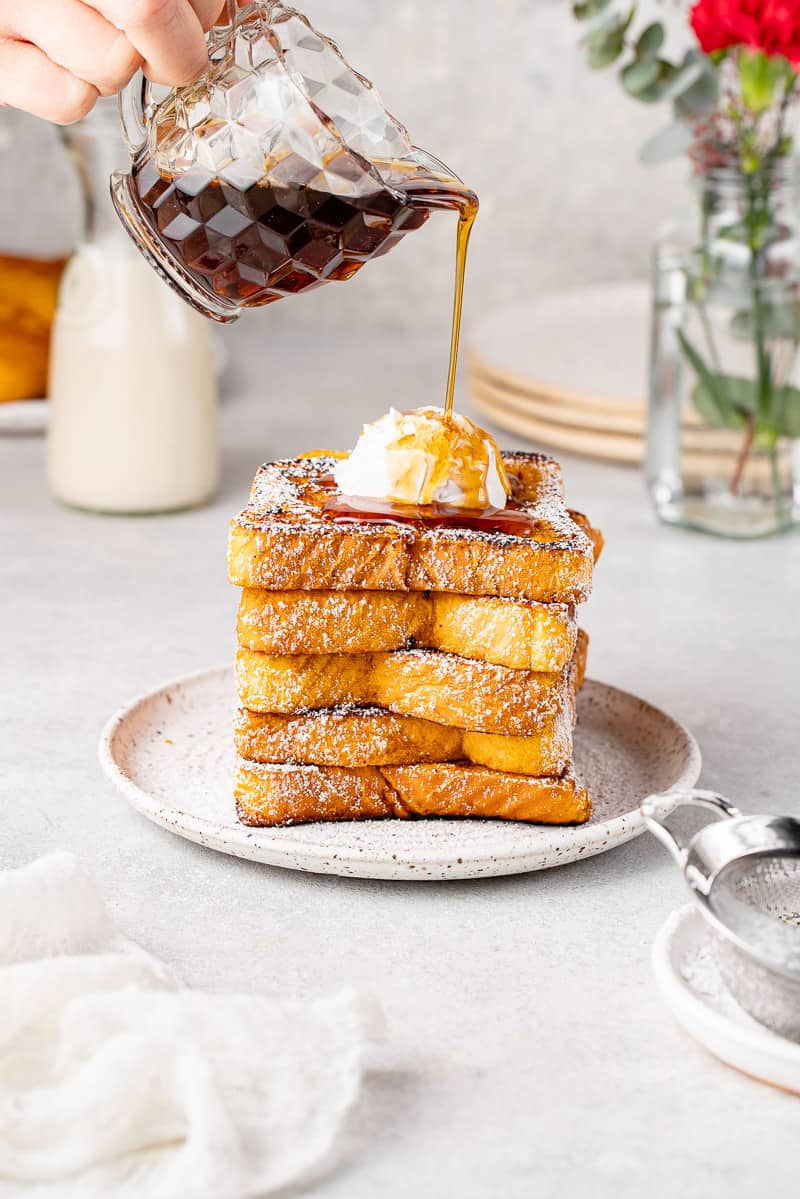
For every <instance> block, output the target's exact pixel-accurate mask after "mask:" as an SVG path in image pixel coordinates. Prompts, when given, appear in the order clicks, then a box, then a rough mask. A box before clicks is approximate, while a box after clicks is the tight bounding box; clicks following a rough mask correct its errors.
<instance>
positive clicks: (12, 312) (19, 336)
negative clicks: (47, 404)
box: [0, 254, 66, 403]
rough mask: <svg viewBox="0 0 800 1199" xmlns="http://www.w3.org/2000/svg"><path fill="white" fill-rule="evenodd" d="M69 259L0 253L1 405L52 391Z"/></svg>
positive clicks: (34, 397) (33, 397)
mask: <svg viewBox="0 0 800 1199" xmlns="http://www.w3.org/2000/svg"><path fill="white" fill-rule="evenodd" d="M65 266H66V259H63V258H58V259H54V260H46V259H33V258H15V257H10V256H8V255H3V254H0V403H2V402H3V401H4V400H30V399H36V398H37V397H39V396H43V395H45V394H46V391H47V363H48V357H49V354H50V329H51V327H52V324H53V319H54V317H55V312H56V301H57V299H58V285H59V282H60V280H61V275H62V272H63V270H64V267H65Z"/></svg>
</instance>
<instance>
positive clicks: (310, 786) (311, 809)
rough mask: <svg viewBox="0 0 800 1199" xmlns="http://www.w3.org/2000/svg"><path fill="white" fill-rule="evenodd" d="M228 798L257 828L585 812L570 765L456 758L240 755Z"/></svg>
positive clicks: (547, 819) (551, 820)
mask: <svg viewBox="0 0 800 1199" xmlns="http://www.w3.org/2000/svg"><path fill="white" fill-rule="evenodd" d="M235 796H236V809H237V812H238V816H239V819H240V820H241V822H242V823H243V824H246V825H250V826H251V827H261V828H264V827H269V826H275V825H292V824H306V823H309V822H312V821H329V820H379V819H385V818H387V817H395V818H399V819H406V818H409V817H414V816H422V817H431V816H450V817H461V818H466V817H479V818H483V819H490V820H524V821H529V822H537V823H541V824H581V823H583V822H584V821H586V820H588V819H589V817H590V816H591V813H592V805H591V802H590V800H589V795H588V792H587V791H586V788H585V787H584V786H583V785H582V784H581V783H580V782H579V781H578V779H577V778H576V777H575V775H574V774H573V773H572V770H571V769H570V770H567V771H565V772H564V773H563V774H562V775H561V776H560V777H557V778H530V777H527V776H525V775H519V774H508V773H505V772H502V771H497V770H487V769H486V768H485V767H483V766H474V765H470V764H467V763H463V762H441V763H438V762H437V763H421V764H418V765H413V766H384V767H377V766H365V767H361V768H357V767H356V768H348V767H343V766H298V765H276V764H274V763H268V764H264V763H259V762H246V761H245V760H244V759H243V758H239V759H238V761H237V764H236V786H235Z"/></svg>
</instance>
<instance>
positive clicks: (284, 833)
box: [99, 666, 700, 880]
mask: <svg viewBox="0 0 800 1199" xmlns="http://www.w3.org/2000/svg"><path fill="white" fill-rule="evenodd" d="M236 707H237V703H236V692H235V687H234V679H233V671H232V670H231V669H230V667H227V666H226V667H219V668H217V669H214V670H205V671H201V672H199V673H197V674H194V675H189V676H187V677H185V678H183V679H178V680H176V681H174V682H171V683H165V684H164V685H163V686H161V687H158V688H156V689H155V690H154V691H151V692H149V693H148V694H147V695H144V696H142V697H141V698H140V699H137V700H135V701H133V703H131V704H129V705H127V706H126V707H125V708H123V709H122V710H121V711H120V712H118V713H117V714H116V715H115V716H113V717H112V718H111V720H110V721H109V722H108V724H107V726H106V728H105V730H104V731H103V734H102V737H101V741H100V747H99V752H100V761H101V764H102V767H103V770H104V772H105V774H106V775H107V777H108V778H109V779H110V780H111V782H112V783H113V784H114V785H115V786H116V787H118V788H119V790H120V791H121V792H122V794H123V795H124V796H125V798H126V799H127V800H128V802H129V803H131V804H132V805H133V806H134V807H135V808H137V809H138V810H139V811H140V812H142V813H143V814H144V815H145V816H147V817H148V819H150V820H153V821H154V822H155V823H156V824H159V825H161V827H162V828H165V829H168V830H169V831H170V832H172V833H176V834H177V835H178V836H180V837H185V838H187V839H188V840H190V841H195V842H197V843H198V844H200V845H205V846H208V847H209V848H211V849H216V850H219V851H221V852H222V853H228V854H233V855H235V856H236V857H241V858H249V859H250V860H252V861H257V862H266V863H269V864H270V865H273V866H283V867H286V868H288V869H291V870H308V871H313V872H315V873H319V874H338V875H350V876H353V877H356V878H381V879H419V880H430V879H464V878H485V877H489V876H494V875H504V874H521V873H524V872H525V871H529V870H543V869H546V868H547V867H550V866H560V865H562V864H563V863H565V862H574V861H577V860H578V859H580V858H584V857H590V856H591V855H592V854H597V853H603V852H604V851H605V850H607V849H612V848H613V847H614V846H615V845H621V844H622V843H623V842H624V841H629V840H630V839H631V838H632V837H637V836H639V834H640V833H642V832H643V831H644V824H643V821H642V817H641V815H640V813H639V809H638V804H639V800H641V799H643V798H644V797H645V796H646V795H648V794H651V793H653V792H662V791H666V790H669V789H670V788H674V789H687V788H691V787H692V786H693V785H694V784H695V782H696V781H697V778H698V776H699V774H700V751H699V749H698V747H697V743H696V742H695V740H694V738H693V737H692V735H691V733H689V732H688V731H687V730H686V729H685V728H684V727H683V725H681V724H678V723H677V721H674V720H672V719H671V717H669V716H667V715H665V713H664V712H661V711H659V709H658V708H654V707H652V706H651V705H650V704H647V703H645V702H644V700H641V699H637V698H636V696H633V695H629V694H628V693H627V692H625V691H619V690H617V688H615V687H608V686H606V685H605V684H603V683H597V682H593V681H587V682H586V684H585V686H584V689H583V691H582V693H581V696H580V700H579V713H580V717H579V725H578V732H577V734H576V741H575V759H576V767H577V770H578V773H579V774H580V776H581V777H582V778H583V779H584V781H585V782H586V784H587V786H588V787H589V791H590V794H591V796H592V800H593V803H594V808H595V814H594V816H593V817H592V819H591V820H590V821H589V822H588V823H587V824H585V825H581V826H578V827H572V826H569V827H558V826H547V825H529V824H520V823H514V822H511V821H502V820H374V821H362V822H358V821H347V822H343V823H340V824H332V823H328V824H323V823H319V824H305V825H296V826H294V827H291V828H265V829H254V828H247V827H245V825H243V824H240V823H239V821H238V820H237V818H236V811H235V808H234V802H233V748H232V738H233V729H232V725H233V719H234V713H235V711H236ZM665 802H666V807H665V812H666V811H669V810H670V807H671V804H670V803H669V802H668V801H665Z"/></svg>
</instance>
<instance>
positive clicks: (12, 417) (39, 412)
mask: <svg viewBox="0 0 800 1199" xmlns="http://www.w3.org/2000/svg"><path fill="white" fill-rule="evenodd" d="M48 411H49V407H48V403H47V400H6V401H4V402H3V403H2V404H0V435H2V434H5V433H13V434H18V435H25V434H31V433H44V432H45V430H46V429H47V414H48Z"/></svg>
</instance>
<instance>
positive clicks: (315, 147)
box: [134, 0, 429, 304]
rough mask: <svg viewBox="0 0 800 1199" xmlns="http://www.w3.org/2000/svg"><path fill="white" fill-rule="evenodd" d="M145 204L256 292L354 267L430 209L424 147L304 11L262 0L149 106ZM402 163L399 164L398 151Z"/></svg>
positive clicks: (176, 244)
mask: <svg viewBox="0 0 800 1199" xmlns="http://www.w3.org/2000/svg"><path fill="white" fill-rule="evenodd" d="M149 137H150V141H149V147H148V153H147V154H145V155H142V156H141V159H140V162H139V164H137V165H136V166H135V167H134V176H135V180H136V187H137V191H138V196H139V199H140V201H141V204H142V206H143V208H144V211H145V215H146V216H147V219H148V220H149V221H150V223H151V224H152V225H154V227H155V228H156V229H157V230H158V231H159V234H160V236H161V238H162V240H166V242H167V244H168V245H169V246H170V248H171V249H172V251H173V253H174V254H175V256H176V257H177V258H178V259H179V260H180V262H181V264H182V265H183V266H184V267H185V268H186V269H187V270H188V271H190V272H191V273H193V274H194V276H195V278H197V279H198V281H202V282H203V285H204V286H207V287H209V288H210V289H212V290H213V291H214V292H216V294H217V295H220V296H224V297H226V298H229V299H231V300H233V301H234V302H236V303H244V304H262V303H269V302H270V301H271V300H275V299H279V298H280V297H281V296H282V295H292V294H295V293H297V292H300V291H307V290H309V289H311V288H313V287H317V286H319V285H320V284H321V283H322V282H324V281H326V280H328V279H348V278H350V277H351V276H352V275H353V274H355V272H356V271H357V270H358V269H359V268H360V267H361V266H362V265H363V264H364V262H366V261H368V260H369V259H370V258H371V257H373V256H377V255H378V254H382V253H386V252H387V250H388V249H390V248H391V247H392V246H393V245H395V244H396V243H397V242H398V241H399V240H400V239H401V238H402V236H403V235H404V234H405V233H406V232H408V231H409V230H410V229H413V228H417V227H418V226H419V225H420V224H422V223H423V222H424V221H425V220H426V219H427V217H428V215H429V214H428V210H427V209H425V208H420V207H419V206H417V207H414V205H413V203H412V201H411V200H410V199H409V198H408V197H407V195H406V194H405V188H404V184H407V182H408V180H409V179H413V174H414V170H413V168H414V166H415V165H416V164H418V162H419V159H418V158H417V154H418V152H416V151H414V150H413V148H412V146H411V143H410V140H409V137H408V134H407V132H406V130H405V129H404V127H403V126H402V125H401V124H400V123H399V122H398V121H396V120H395V119H394V117H392V116H390V115H389V114H388V113H387V112H386V110H385V108H384V106H383V103H382V101H381V99H380V96H379V95H378V92H377V91H376V90H375V88H374V87H373V86H372V84H371V83H369V81H368V80H366V79H364V78H363V77H362V76H361V75H359V74H358V73H357V72H356V71H354V70H352V69H351V68H350V67H349V66H348V64H347V63H346V61H345V59H344V58H343V57H342V55H341V53H340V51H339V50H338V48H337V47H336V46H335V45H334V44H333V42H331V41H329V40H328V39H327V38H324V37H322V36H321V35H320V34H318V33H317V32H316V31H315V30H314V29H313V28H312V27H311V26H310V24H309V23H308V21H307V20H306V18H305V17H303V16H301V15H300V14H299V13H297V12H295V11H294V10H293V9H290V8H287V7H285V6H284V5H283V4H280V3H270V2H267V0H255V2H253V3H250V4H248V5H246V6H245V7H243V8H241V9H240V10H239V16H238V20H237V24H236V27H235V29H234V30H233V31H232V30H231V29H230V27H226V26H221V27H218V28H217V29H215V30H214V31H212V33H211V34H210V35H209V69H208V71H207V72H206V74H205V75H204V76H203V78H202V79H200V80H199V81H198V82H196V83H194V84H192V85H191V86H190V87H187V88H181V89H178V90H177V91H176V92H174V93H171V94H170V96H169V97H167V99H166V100H165V101H164V102H162V103H161V104H160V105H158V106H156V108H155V110H154V111H153V112H151V114H150V126H149ZM398 163H400V164H401V168H402V164H404V163H405V164H406V167H407V169H406V170H405V171H404V170H403V169H398V167H397V164H398Z"/></svg>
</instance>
